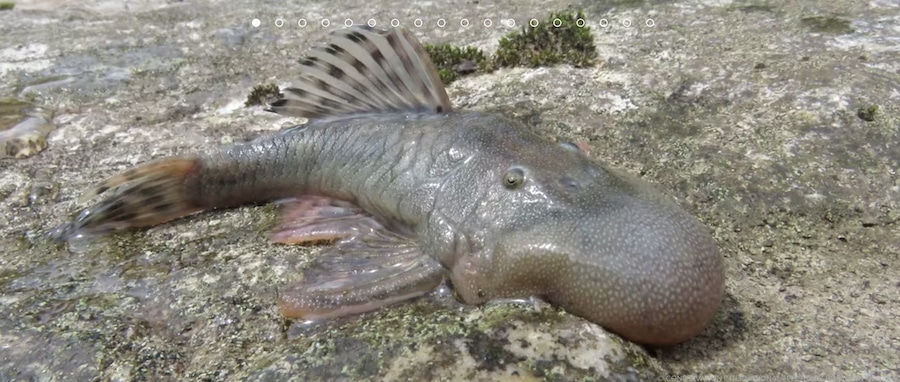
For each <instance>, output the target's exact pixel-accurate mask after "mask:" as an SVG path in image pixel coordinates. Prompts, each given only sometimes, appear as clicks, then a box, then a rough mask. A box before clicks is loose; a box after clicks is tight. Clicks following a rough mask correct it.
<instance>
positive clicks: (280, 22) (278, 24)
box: [275, 19, 284, 28]
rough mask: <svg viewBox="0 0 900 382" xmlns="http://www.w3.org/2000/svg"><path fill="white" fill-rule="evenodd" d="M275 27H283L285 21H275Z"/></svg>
mask: <svg viewBox="0 0 900 382" xmlns="http://www.w3.org/2000/svg"><path fill="white" fill-rule="evenodd" d="M275 26H276V27H279V28H281V27H282V26H284V20H282V19H275Z"/></svg>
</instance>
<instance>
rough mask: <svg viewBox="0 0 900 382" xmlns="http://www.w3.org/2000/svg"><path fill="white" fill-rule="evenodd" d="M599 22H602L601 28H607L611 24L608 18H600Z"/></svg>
mask: <svg viewBox="0 0 900 382" xmlns="http://www.w3.org/2000/svg"><path fill="white" fill-rule="evenodd" d="M598 24H600V28H606V27H608V26H609V20H607V19H600V22H599V23H598Z"/></svg>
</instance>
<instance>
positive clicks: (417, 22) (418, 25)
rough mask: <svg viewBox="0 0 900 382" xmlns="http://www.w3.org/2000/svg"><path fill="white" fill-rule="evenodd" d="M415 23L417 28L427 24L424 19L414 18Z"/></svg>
mask: <svg viewBox="0 0 900 382" xmlns="http://www.w3.org/2000/svg"><path fill="white" fill-rule="evenodd" d="M413 25H415V26H416V28H421V27H422V25H425V23H424V22H423V21H422V19H415V20H413Z"/></svg>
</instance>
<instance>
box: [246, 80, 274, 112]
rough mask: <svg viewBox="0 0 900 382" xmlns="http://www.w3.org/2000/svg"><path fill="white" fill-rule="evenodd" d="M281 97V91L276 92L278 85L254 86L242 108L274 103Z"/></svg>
mask: <svg viewBox="0 0 900 382" xmlns="http://www.w3.org/2000/svg"><path fill="white" fill-rule="evenodd" d="M283 96H284V95H283V94H281V91H279V90H278V85H275V84H273V83H268V84H261V85H256V86H254V87H253V90H251V91H250V95H248V96H247V100H246V101H244V106H247V107H250V106H256V105H265V104H268V103H269V102H270V101H274V100H276V99H278V98H281V97H283Z"/></svg>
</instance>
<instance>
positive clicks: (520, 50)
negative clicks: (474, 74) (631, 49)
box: [493, 11, 597, 68]
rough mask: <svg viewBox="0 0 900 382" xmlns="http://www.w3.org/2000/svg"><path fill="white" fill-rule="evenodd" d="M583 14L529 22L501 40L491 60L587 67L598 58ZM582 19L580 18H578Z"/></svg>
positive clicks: (500, 63) (500, 64)
mask: <svg viewBox="0 0 900 382" xmlns="http://www.w3.org/2000/svg"><path fill="white" fill-rule="evenodd" d="M584 19H585V17H584V13H583V12H581V11H578V12H577V13H551V14H550V19H549V20H546V21H544V22H541V23H538V25H537V26H536V27H532V26H531V25H528V26H526V27H524V28H522V31H521V32H519V33H510V34H508V35H506V36H504V37H503V38H501V39H500V47H499V48H498V49H497V52H496V53H495V54H494V57H493V63H494V65H496V66H498V67H504V66H526V67H538V66H549V65H556V64H569V65H572V66H574V67H576V68H581V67H585V66H590V65H593V64H594V61H595V60H596V58H597V51H596V48H595V46H594V36H593V35H591V29H590V27H588V26H587V25H585V24H584ZM579 20H581V21H579Z"/></svg>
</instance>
